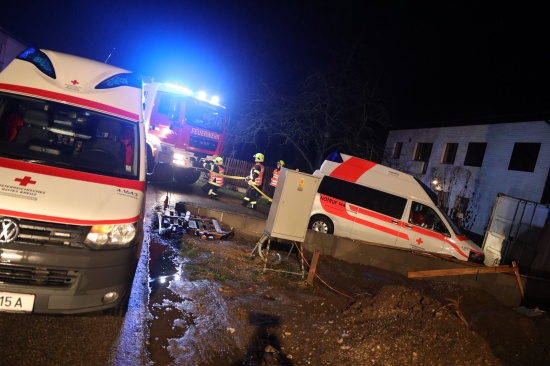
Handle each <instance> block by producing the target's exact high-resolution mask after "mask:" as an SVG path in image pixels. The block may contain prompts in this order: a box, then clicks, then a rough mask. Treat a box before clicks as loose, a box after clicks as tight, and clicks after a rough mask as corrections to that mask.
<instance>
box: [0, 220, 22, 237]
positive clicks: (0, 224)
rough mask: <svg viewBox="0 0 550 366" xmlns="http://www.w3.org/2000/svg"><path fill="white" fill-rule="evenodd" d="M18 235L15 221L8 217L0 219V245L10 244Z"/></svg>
mask: <svg viewBox="0 0 550 366" xmlns="http://www.w3.org/2000/svg"><path fill="white" fill-rule="evenodd" d="M17 235H19V225H18V224H17V221H16V220H14V219H11V218H9V217H1V218H0V243H11V242H12V241H14V240H15V238H17Z"/></svg>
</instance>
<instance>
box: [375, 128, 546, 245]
mask: <svg viewBox="0 0 550 366" xmlns="http://www.w3.org/2000/svg"><path fill="white" fill-rule="evenodd" d="M470 142H484V143H487V147H486V150H485V155H484V158H483V163H482V166H481V167H472V166H464V159H465V157H466V152H467V150H468V143H470ZM520 142H528V143H529V142H532V143H541V147H540V151H539V155H538V158H537V161H536V166H535V169H534V171H533V172H523V171H515V170H508V166H509V163H510V158H511V156H512V152H513V149H514V144H515V143H520ZM395 143H402V144H403V145H402V150H401V155H400V157H399V158H397V159H394V158H392V157H391V153H392V152H393V149H394V145H395ZM418 143H432V144H433V147H432V152H431V155H430V158H429V161H428V166H427V169H426V172H425V173H424V174H423V173H422V165H423V164H424V163H422V162H419V161H413V158H414V152H415V147H416V146H417V144H418ZM447 143H458V149H457V152H456V158H455V160H454V163H453V164H442V163H441V161H442V157H443V153H444V150H445V144H447ZM386 150H387V154H386V156H387V157H386V158H385V159H384V161H383V164H385V165H388V166H391V167H394V168H396V169H399V170H401V171H404V172H407V173H409V174H412V175H414V176H415V177H417V178H418V179H420V180H422V181H423V182H424V183H425V184H427V185H428V186H430V187H432V189H434V190H436V191H437V190H438V189H439V190H440V191H441V192H448V197H449V199H448V206H449V210H448V213H449V214H452V208H453V205H454V203H455V201H456V198H457V197H458V196H460V197H465V198H467V199H468V200H469V202H468V210H467V212H466V214H465V215H464V217H463V218H462V220H461V221H462V222H461V224H462V225H463V227H464V228H465V229H467V230H470V231H472V232H474V233H476V234H479V235H484V233H485V229H486V226H487V223H488V222H489V218H490V215H491V210H492V207H493V205H494V203H495V199H496V197H497V194H498V193H504V194H506V195H509V196H513V197H517V198H521V199H524V200H529V201H534V202H540V200H541V198H542V195H543V191H544V187H545V184H546V182H547V179H548V178H547V177H548V174H549V171H550V124H549V123H547V122H546V121H535V122H517V123H500V124H490V125H473V126H459V127H440V128H423V129H408V130H394V131H390V133H389V135H388V138H387V141H386ZM434 179H438V181H439V182H440V185H439V186H435V185H434V184H433V183H432V182H433V180H434Z"/></svg>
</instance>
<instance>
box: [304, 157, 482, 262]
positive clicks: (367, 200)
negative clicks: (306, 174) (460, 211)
mask: <svg viewBox="0 0 550 366" xmlns="http://www.w3.org/2000/svg"><path fill="white" fill-rule="evenodd" d="M313 175H314V176H318V177H322V178H323V179H322V180H321V183H320V184H319V188H318V191H317V195H316V197H315V200H314V203H313V208H312V212H311V218H310V222H309V228H310V229H312V230H315V231H319V232H323V233H327V234H334V235H337V236H342V237H348V238H351V239H357V240H362V241H368V242H372V243H378V244H384V245H389V246H395V247H399V248H404V249H410V250H413V251H426V252H432V253H438V254H443V255H448V256H451V257H454V258H456V259H459V260H463V261H467V260H470V261H472V262H476V263H483V261H484V258H485V255H484V253H483V250H482V249H481V248H480V247H479V246H478V245H476V244H475V243H474V242H473V241H471V240H470V239H468V238H467V237H466V236H465V235H464V234H463V233H462V232H461V231H460V229H459V228H458V227H457V226H456V225H455V224H454V223H453V222H452V221H451V220H450V219H449V217H448V216H447V215H446V214H445V213H444V212H443V211H441V210H440V209H439V208H438V207H437V196H436V195H435V193H434V192H433V191H432V190H430V189H429V188H428V187H426V185H424V184H423V183H422V182H421V181H419V180H417V179H416V178H414V177H413V176H411V175H409V174H405V173H403V172H400V171H397V170H394V169H391V168H388V167H385V166H383V165H380V164H376V163H373V162H371V161H367V160H363V159H359V158H356V157H353V156H349V155H345V154H333V155H332V156H331V157H329V159H328V160H325V161H324V163H323V164H322V165H321V169H319V170H316V171H315V172H314V173H313Z"/></svg>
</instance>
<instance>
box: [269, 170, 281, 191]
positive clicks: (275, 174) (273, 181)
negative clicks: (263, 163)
mask: <svg viewBox="0 0 550 366" xmlns="http://www.w3.org/2000/svg"><path fill="white" fill-rule="evenodd" d="M279 174H281V169H277V168H275V170H273V176H272V177H271V183H269V185H270V186H272V187H277V182H278V181H279Z"/></svg>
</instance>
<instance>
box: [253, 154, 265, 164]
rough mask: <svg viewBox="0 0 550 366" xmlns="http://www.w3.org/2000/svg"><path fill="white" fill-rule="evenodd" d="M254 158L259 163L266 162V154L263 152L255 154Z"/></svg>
mask: <svg viewBox="0 0 550 366" xmlns="http://www.w3.org/2000/svg"><path fill="white" fill-rule="evenodd" d="M253 158H254V161H256V162H257V163H263V162H264V154H262V153H257V154H254V156H253Z"/></svg>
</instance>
